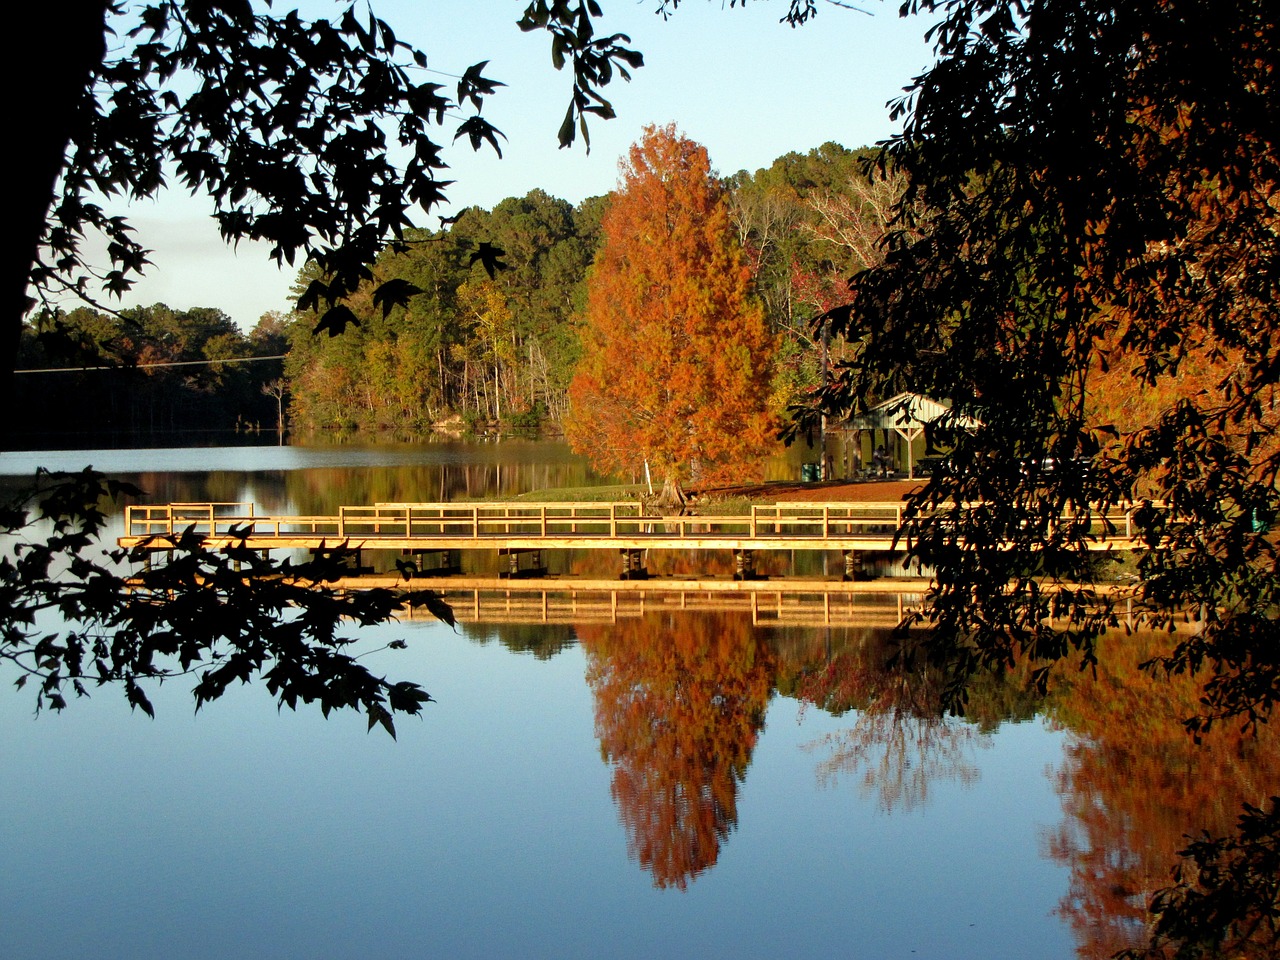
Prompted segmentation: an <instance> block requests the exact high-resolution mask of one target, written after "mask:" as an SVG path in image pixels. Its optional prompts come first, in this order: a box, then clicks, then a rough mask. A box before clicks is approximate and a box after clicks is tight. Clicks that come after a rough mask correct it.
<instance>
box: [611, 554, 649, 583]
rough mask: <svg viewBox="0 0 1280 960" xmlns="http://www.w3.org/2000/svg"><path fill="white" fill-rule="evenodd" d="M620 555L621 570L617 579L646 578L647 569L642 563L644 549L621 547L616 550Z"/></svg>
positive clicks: (647, 575) (647, 574)
mask: <svg viewBox="0 0 1280 960" xmlns="http://www.w3.org/2000/svg"><path fill="white" fill-rule="evenodd" d="M618 553H619V554H621V556H622V572H621V573H620V574H619V575H618V579H619V580H648V579H649V571H648V570H646V569H645V565H644V551H643V550H632V549H629V548H623V549H621V550H619V551H618Z"/></svg>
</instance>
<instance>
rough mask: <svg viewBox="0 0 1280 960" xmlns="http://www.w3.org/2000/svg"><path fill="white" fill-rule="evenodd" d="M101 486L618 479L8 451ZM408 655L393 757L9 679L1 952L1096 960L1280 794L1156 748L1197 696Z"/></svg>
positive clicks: (862, 655) (818, 641)
mask: <svg viewBox="0 0 1280 960" xmlns="http://www.w3.org/2000/svg"><path fill="white" fill-rule="evenodd" d="M88 463H92V464H93V465H94V466H95V467H97V468H99V469H102V470H106V471H110V472H112V473H113V474H117V475H121V476H124V477H125V478H127V479H131V480H133V481H134V482H135V483H138V484H139V485H140V486H142V487H144V488H145V489H147V490H148V492H149V495H150V496H151V497H153V498H154V499H155V500H156V501H167V500H188V501H202V500H209V499H213V500H252V501H254V502H256V504H257V505H258V507H259V508H260V510H262V511H276V512H283V511H287V512H305V513H312V512H321V511H324V510H330V509H332V508H333V507H336V506H337V505H338V504H339V503H357V502H364V501H372V500H406V499H418V500H424V499H437V498H440V497H451V496H467V495H470V496H478V495H483V494H494V493H504V494H514V493H518V492H522V491H524V490H528V489H533V488H536V487H539V486H543V485H565V484H570V485H576V484H580V483H590V482H592V481H593V479H594V478H593V477H592V475H591V474H590V471H589V470H587V468H586V467H585V466H584V465H583V464H582V463H581V462H580V461H578V460H577V459H576V458H574V457H572V456H570V455H569V454H568V453H567V452H566V451H565V450H564V449H563V448H561V447H558V446H556V445H552V444H545V443H542V444H539V443H503V444H493V445H465V444H440V445H430V446H419V447H403V448H400V447H396V448H380V449H352V448H323V449H307V448H290V447H285V448H276V447H268V448H235V449H222V450H218V449H204V450H147V451H76V452H71V453H41V454H3V455H0V474H4V475H5V476H3V477H0V483H2V484H3V485H4V486H6V487H11V486H13V485H14V484H16V483H17V478H18V477H21V476H24V475H29V474H30V473H32V472H33V471H34V468H35V466H36V465H37V464H42V465H45V466H50V467H61V468H70V469H79V468H81V467H83V466H84V465H86V464H88ZM113 535H114V534H113ZM397 638H403V639H405V640H407V641H408V648H407V649H406V650H403V651H385V652H381V653H375V654H373V655H372V658H371V659H372V661H373V662H374V663H376V664H377V665H378V666H379V668H380V669H383V670H385V672H386V673H387V674H388V675H390V676H393V677H394V678H396V679H411V680H415V681H418V682H420V683H422V684H423V685H424V686H425V687H426V689H427V690H428V691H429V692H430V693H431V695H432V696H433V697H434V698H435V700H436V701H437V702H435V703H432V704H429V705H428V706H427V709H426V711H425V716H424V717H423V718H422V719H420V720H416V719H401V720H399V721H398V732H399V739H398V741H393V740H392V739H391V738H390V737H388V736H386V735H385V734H382V733H377V732H375V733H366V731H365V722H364V721H363V719H362V718H360V717H359V716H355V715H347V716H342V715H336V716H333V717H331V718H330V719H328V720H324V719H322V717H321V716H320V714H319V712H318V711H316V710H311V709H305V708H304V709H303V710H301V711H300V712H298V713H293V712H290V711H288V710H284V711H280V710H277V708H276V706H275V704H274V702H273V701H272V700H271V698H270V696H269V695H268V694H267V693H266V691H265V690H263V689H262V688H260V687H256V686H250V687H245V688H241V689H237V690H233V691H232V692H231V693H230V694H228V695H227V696H226V697H224V698H223V700H221V701H219V702H217V703H215V704H213V705H212V706H211V707H208V708H206V709H205V710H204V711H202V712H201V713H200V714H199V715H194V714H193V711H192V706H191V704H192V701H191V695H190V689H189V683H186V682H183V681H182V680H178V681H174V682H170V683H168V684H166V685H165V686H164V687H163V688H159V689H156V690H155V691H154V692H153V694H152V700H153V703H154V704H155V706H156V711H157V719H156V720H154V721H152V720H149V719H147V718H146V717H145V716H143V715H141V714H132V713H130V711H129V709H128V707H127V705H126V703H125V701H124V698H123V696H122V695H121V694H119V693H118V692H116V691H112V690H107V689H103V690H97V691H94V693H93V696H92V697H91V698H90V699H88V700H79V701H74V702H73V703H72V704H71V705H70V707H69V708H68V709H67V710H66V711H64V712H63V713H62V714H52V713H46V714H42V715H41V716H39V717H34V716H33V715H32V706H33V698H32V697H31V696H30V695H28V694H27V693H26V692H14V691H13V689H12V681H13V679H14V678H13V676H12V675H10V674H6V673H4V672H3V668H0V682H3V683H4V690H5V691H6V693H5V694H4V695H3V696H0V722H2V723H3V731H4V732H3V735H2V736H0V770H3V775H2V776H0V805H3V809H4V811H5V814H4V817H3V826H2V827H0V863H2V864H3V869H2V870H0V903H3V904H4V907H3V909H2V910H0V943H2V944H3V945H4V946H3V948H2V949H0V953H2V954H3V955H4V956H6V957H12V958H34V957H78V958H93V957H104V958H106V957H131V958H132V957H136V958H146V957H156V958H162V957H163V958H179V957H182V958H185V957H193V958H204V957H208V958H215V957H332V958H348V957H365V956H370V955H376V956H383V957H393V958H394V957H415V958H417V957H442V958H446V957H447V958H467V957H477V958H479V957H485V958H489V957H506V956H511V957H533V958H540V957H547V958H551V957H556V958H577V957H619V958H630V957H636V958H642V957H643V958H648V957H671V956H690V957H700V958H719V957H725V958H730V957H732V958H755V957H760V958H770V957H801V956H832V957H856V958H897V957H901V958H910V957H932V958H957V960H963V958H975V960H976V958H983V960H997V958H1019V960H1021V958H1044V960H1058V958H1069V957H1075V956H1082V957H1086V956H1088V957H1091V956H1099V955H1104V954H1102V953H1101V952H1100V951H1101V950H1103V949H1109V948H1110V947H1111V946H1112V945H1114V944H1123V942H1124V939H1125V938H1126V937H1129V936H1131V935H1132V934H1133V933H1134V932H1135V931H1136V930H1138V929H1139V920H1138V916H1139V907H1140V904H1141V902H1142V900H1143V898H1144V896H1145V893H1144V891H1145V890H1146V889H1148V888H1149V887H1150V886H1151V885H1152V884H1155V883H1158V882H1162V881H1163V879H1164V878H1165V877H1167V871H1168V868H1169V866H1170V865H1171V861H1170V859H1169V857H1170V856H1171V850H1170V849H1169V848H1170V847H1171V846H1172V847H1173V848H1176V845H1177V842H1178V837H1179V836H1180V835H1181V833H1182V832H1190V831H1192V830H1194V829H1197V828H1198V827H1199V826H1201V825H1210V826H1211V825H1213V824H1212V823H1203V824H1202V823H1200V822H1197V823H1191V822H1188V821H1189V820H1191V819H1192V818H1195V817H1199V818H1201V819H1202V820H1203V818H1204V817H1206V816H1208V814H1205V812H1204V811H1205V810H1207V809H1211V808H1213V809H1216V808H1221V810H1219V811H1218V813H1216V814H1213V815H1214V816H1220V817H1221V818H1225V820H1226V822H1229V821H1230V819H1231V818H1232V817H1233V816H1234V811H1235V807H1236V803H1237V801H1236V799H1235V794H1233V793H1232V791H1233V790H1235V791H1236V792H1237V793H1238V792H1241V791H1243V792H1244V793H1245V794H1247V795H1249V796H1252V792H1251V791H1265V790H1266V789H1267V788H1268V787H1270V788H1271V789H1274V776H1275V775H1274V773H1271V772H1269V771H1274V770H1275V769H1277V766H1276V765H1274V763H1273V761H1274V754H1268V753H1265V750H1270V749H1272V744H1270V743H1268V744H1266V745H1264V746H1257V747H1247V748H1246V747H1240V746H1239V744H1236V745H1235V746H1234V747H1233V749H1234V750H1235V757H1234V758H1233V761H1232V764H1231V768H1230V770H1229V771H1218V770H1217V769H1216V768H1213V769H1212V770H1210V769H1205V770H1200V769H1197V768H1195V767H1194V764H1196V763H1198V762H1199V761H1198V760H1197V759H1196V754H1194V753H1192V752H1188V751H1186V750H1185V749H1184V748H1183V747H1180V746H1179V744H1180V743H1181V742H1182V741H1180V740H1178V738H1177V737H1176V736H1174V735H1173V734H1169V735H1167V736H1166V737H1165V739H1163V740H1162V739H1161V738H1160V737H1159V736H1155V735H1153V734H1152V733H1151V731H1150V730H1149V729H1148V730H1147V731H1146V732H1145V733H1144V736H1143V738H1142V742H1137V743H1134V742H1131V741H1132V740H1133V739H1134V738H1132V737H1131V736H1129V733H1128V729H1127V728H1126V727H1125V726H1124V722H1123V717H1124V716H1128V717H1130V718H1131V717H1132V716H1133V715H1134V714H1133V712H1132V711H1134V710H1137V709H1142V710H1146V711H1148V712H1152V711H1151V709H1150V703H1153V702H1157V701H1158V702H1160V703H1164V704H1166V705H1167V703H1168V701H1169V700H1170V694H1169V691H1168V688H1167V687H1165V688H1162V689H1160V690H1156V691H1152V690H1147V689H1145V688H1143V687H1142V683H1141V680H1138V681H1134V682H1135V683H1136V686H1134V688H1133V689H1132V690H1130V689H1129V688H1128V687H1125V688H1124V689H1125V690H1127V691H1128V692H1126V693H1125V694H1124V696H1123V697H1122V696H1120V695H1119V694H1117V692H1116V691H1117V690H1120V689H1121V688H1122V685H1123V684H1126V683H1129V682H1131V681H1130V680H1129V679H1126V676H1122V675H1120V674H1119V673H1118V674H1117V676H1115V677H1114V678H1111V677H1109V676H1107V675H1104V676H1103V677H1101V678H1100V680H1099V681H1098V682H1099V683H1102V684H1107V683H1111V682H1114V684H1116V686H1115V687H1107V688H1106V690H1105V691H1103V692H1102V693H1100V692H1099V691H1098V690H1096V689H1093V688H1088V689H1086V688H1084V687H1083V686H1082V685H1081V683H1080V682H1079V681H1077V682H1075V683H1074V684H1068V685H1066V686H1065V687H1064V693H1063V695H1062V696H1061V697H1060V698H1059V699H1058V700H1056V701H1055V702H1054V703H1052V704H1036V703H1031V702H1028V701H1027V699H1026V698H1025V697H1024V696H1022V695H1021V693H1020V689H1019V687H1018V684H1016V683H1014V682H1012V681H1009V682H1006V681H1004V680H1002V681H999V682H993V685H991V687H990V689H984V690H983V691H979V692H978V693H977V694H976V695H975V704H979V705H980V709H978V710H975V713H976V714H978V716H976V718H975V720H974V721H962V720H957V719H954V718H953V719H948V720H936V719H932V718H931V717H929V716H928V711H927V709H921V708H922V706H923V707H927V705H928V703H929V702H930V697H933V696H936V690H934V689H932V688H931V686H930V683H931V681H930V678H928V677H927V676H915V675H911V676H907V675H903V674H894V673H891V672H888V671H886V670H885V669H884V667H883V663H882V660H881V657H880V656H879V655H878V654H879V653H881V652H882V651H883V644H884V636H883V631H879V630H876V629H872V628H866V629H859V628H845V629H839V630H836V629H832V630H824V631H819V630H807V629H799V628H781V627H775V628H769V629H765V628H759V627H752V625H751V623H750V620H749V619H748V618H747V617H745V616H743V615H738V614H732V613H725V612H719V613H703V614H686V615H683V616H679V615H676V614H674V613H670V612H658V613H651V614H649V615H647V616H645V617H638V618H634V619H631V620H628V621H625V622H621V623H617V624H610V623H588V622H583V623H580V624H574V625H571V626H558V627H557V626H540V625H533V626H530V625H523V626H521V625H512V626H486V627H479V626H474V625H471V626H461V627H460V628H459V629H458V630H453V629H450V628H449V627H447V626H445V625H443V624H439V623H435V622H421V621H415V622H409V623H397V624H388V625H384V626H380V627H377V628H374V629H370V630H368V631H366V632H365V633H364V634H362V641H364V642H366V643H367V645H368V647H369V649H371V650H372V649H374V648H378V647H382V646H383V645H384V644H385V643H387V642H388V641H390V640H393V639H397ZM1130 659H1132V658H1130ZM1126 662H1127V661H1126ZM1104 694H1105V695H1104ZM1143 698H1146V699H1143ZM1108 711H1112V712H1114V713H1115V716H1110V715H1109V714H1108ZM1118 718H1119V719H1118ZM1175 721H1176V718H1174V720H1171V724H1173V726H1176V722H1175ZM1162 736H1165V735H1162ZM1148 743H1152V744H1154V746H1153V747H1152V748H1151V750H1148V749H1147V745H1148ZM1153 750H1154V753H1152V751H1153ZM1250 751H1252V752H1253V753H1256V754H1258V755H1257V756H1256V757H1253V758H1252V759H1254V760H1256V761H1257V763H1256V764H1255V765H1254V767H1248V764H1247V763H1246V761H1247V760H1249V759H1250V757H1249V756H1246V755H1249V754H1250ZM1246 767H1247V768H1248V769H1246ZM1135 778H1136V779H1135ZM1215 778H1216V779H1215ZM1268 780H1270V781H1271V782H1270V783H1268V782H1267V781H1268ZM1192 781H1195V782H1196V783H1197V784H1200V785H1201V786H1200V787H1198V788H1197V789H1195V790H1193V789H1191V788H1190V787H1189V786H1188V784H1189V783H1191V782H1192ZM1135 783H1137V784H1138V785H1140V787H1141V789H1140V790H1137V789H1135ZM1201 794H1205V795H1201ZM1182 798H1187V803H1186V804H1185V805H1184V804H1183V803H1182V802H1181V801H1182ZM1184 806H1185V808H1184ZM1148 808H1154V809H1148ZM1162 818H1163V819H1162ZM1162 831H1163V833H1162ZM1164 834H1167V835H1168V836H1167V837H1166V836H1165V835H1164ZM1121 874H1122V876H1121ZM1126 884H1127V886H1125V885H1126Z"/></svg>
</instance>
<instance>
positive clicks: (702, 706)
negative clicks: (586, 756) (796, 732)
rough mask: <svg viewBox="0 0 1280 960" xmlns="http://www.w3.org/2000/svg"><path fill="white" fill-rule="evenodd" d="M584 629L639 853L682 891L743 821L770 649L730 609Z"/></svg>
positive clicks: (622, 807)
mask: <svg viewBox="0 0 1280 960" xmlns="http://www.w3.org/2000/svg"><path fill="white" fill-rule="evenodd" d="M578 635H579V638H580V639H581V641H582V645H583V647H584V648H585V650H586V652H587V656H588V668H587V679H588V682H589V683H590V684H591V687H592V690H593V692H594V694H595V700H596V733H597V735H598V736H599V738H600V746H601V751H602V753H603V755H604V757H605V758H606V759H607V760H608V761H609V762H610V763H612V764H613V785H612V792H613V797H614V800H615V801H616V802H617V804H618V809H619V815H620V816H621V818H622V821H623V823H624V824H625V826H626V828H627V833H628V845H629V848H630V853H631V855H632V856H633V857H634V858H635V859H637V860H638V861H639V862H640V864H641V866H643V867H644V868H645V869H646V870H649V871H650V872H651V873H652V874H653V879H654V883H655V885H657V886H659V887H671V886H674V887H678V888H679V889H682V890H683V889H684V888H685V886H686V885H687V884H688V882H689V880H690V879H692V878H693V877H696V876H697V875H698V874H699V873H701V872H702V871H703V870H705V869H707V868H708V867H710V866H712V865H713V864H714V863H715V862H716V860H717V859H718V857H719V854H720V845H721V844H722V843H723V842H724V840H725V838H726V837H728V835H729V833H730V831H731V830H732V829H733V828H734V825H735V824H736V822H737V793H738V784H739V782H740V781H741V780H742V779H743V777H744V776H745V775H746V771H747V766H748V765H749V763H750V762H751V751H752V750H753V749H754V747H755V743H756V738H757V736H758V735H759V732H760V729H761V727H762V726H763V725H764V713H765V706H766V704H767V701H768V699H769V691H770V689H771V685H772V679H773V658H772V655H771V653H770V651H769V648H768V646H767V645H766V644H764V643H762V642H760V641H759V640H758V638H757V637H756V635H755V633H754V632H753V630H752V627H751V623H750V620H749V619H748V618H746V617H742V616H730V615H724V614H689V613H685V614H683V615H677V616H674V617H666V616H651V617H646V618H644V619H643V620H629V621H624V622H622V623H618V624H614V625H610V626H607V627H599V626H581V627H579V628H578Z"/></svg>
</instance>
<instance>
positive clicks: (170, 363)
mask: <svg viewBox="0 0 1280 960" xmlns="http://www.w3.org/2000/svg"><path fill="white" fill-rule="evenodd" d="M287 356H288V354H287V353H277V354H274V355H273V356H270V357H228V358H227V359H226V360H166V361H163V362H157V363H135V364H133V365H132V366H124V365H121V366H114V367H111V366H97V367H43V368H40V369H30V370H15V371H13V372H14V373H89V372H90V371H93V370H149V369H151V368H152V367H207V366H209V365H210V364H214V363H261V362H262V361H263V360H283V359H284V358H285V357H287Z"/></svg>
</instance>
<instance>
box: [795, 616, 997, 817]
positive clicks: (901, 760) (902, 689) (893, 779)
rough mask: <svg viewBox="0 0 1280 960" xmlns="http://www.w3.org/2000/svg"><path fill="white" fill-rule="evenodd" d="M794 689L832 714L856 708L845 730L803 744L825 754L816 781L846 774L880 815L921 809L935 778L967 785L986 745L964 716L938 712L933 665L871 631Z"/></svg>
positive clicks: (938, 684)
mask: <svg viewBox="0 0 1280 960" xmlns="http://www.w3.org/2000/svg"><path fill="white" fill-rule="evenodd" d="M878 640H879V642H877V641H878ZM797 693H798V694H799V696H800V697H801V698H802V699H804V700H805V701H806V702H811V703H814V704H817V705H819V706H822V707H823V708H824V709H826V710H829V711H831V712H833V713H837V714H841V713H844V712H845V711H848V710H852V711H855V713H854V717H853V721H854V722H853V725H852V726H851V727H849V728H848V729H846V730H841V731H838V732H834V733H829V734H827V735H826V736H824V737H822V738H821V739H819V740H816V741H813V742H811V743H809V744H808V745H807V749H808V750H809V751H810V752H812V753H816V754H820V755H823V756H824V757H825V759H822V760H820V761H819V763H818V770H817V776H818V781H819V783H822V784H824V785H828V786H834V785H835V784H837V783H838V782H840V780H842V779H845V778H852V779H854V780H855V781H856V782H857V783H858V786H859V788H860V790H861V791H862V793H863V794H864V795H873V796H875V797H876V798H877V800H878V806H879V808H880V809H881V810H883V811H884V812H886V813H892V812H895V811H902V812H908V811H912V810H916V809H918V808H920V807H922V806H923V805H924V804H926V803H927V802H928V801H929V798H930V790H931V787H932V785H934V784H937V783H944V782H951V783H958V784H960V785H963V786H966V787H968V786H972V785H973V784H974V783H976V782H977V780H978V776H979V772H978V771H979V767H978V764H977V763H976V762H975V760H974V754H975V752H976V751H977V750H979V749H985V748H989V747H990V746H991V743H992V738H991V735H990V733H988V732H984V731H983V730H981V729H980V728H978V727H977V726H975V725H974V724H973V723H972V722H971V721H966V720H961V719H959V718H957V717H953V716H946V715H945V711H944V709H943V700H942V697H943V683H942V677H941V675H940V673H939V672H938V671H937V670H936V669H934V668H931V667H930V666H929V665H928V664H927V663H926V662H925V661H924V660H923V659H917V658H913V657H911V656H910V655H909V653H908V652H906V651H903V650H900V649H897V648H896V647H895V646H894V645H893V644H890V643H886V642H885V641H883V640H881V639H880V638H877V637H875V636H872V637H868V638H866V639H864V640H863V642H861V643H857V644H854V645H851V646H850V647H848V648H847V649H845V650H842V651H840V652H839V653H838V654H837V655H836V656H834V657H832V658H831V659H829V660H828V661H827V662H826V663H825V664H823V665H821V666H820V667H818V668H817V669H814V670H813V671H812V672H811V673H809V675H808V676H806V677H805V678H804V680H803V681H802V682H801V684H800V686H799V689H798V691H797Z"/></svg>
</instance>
